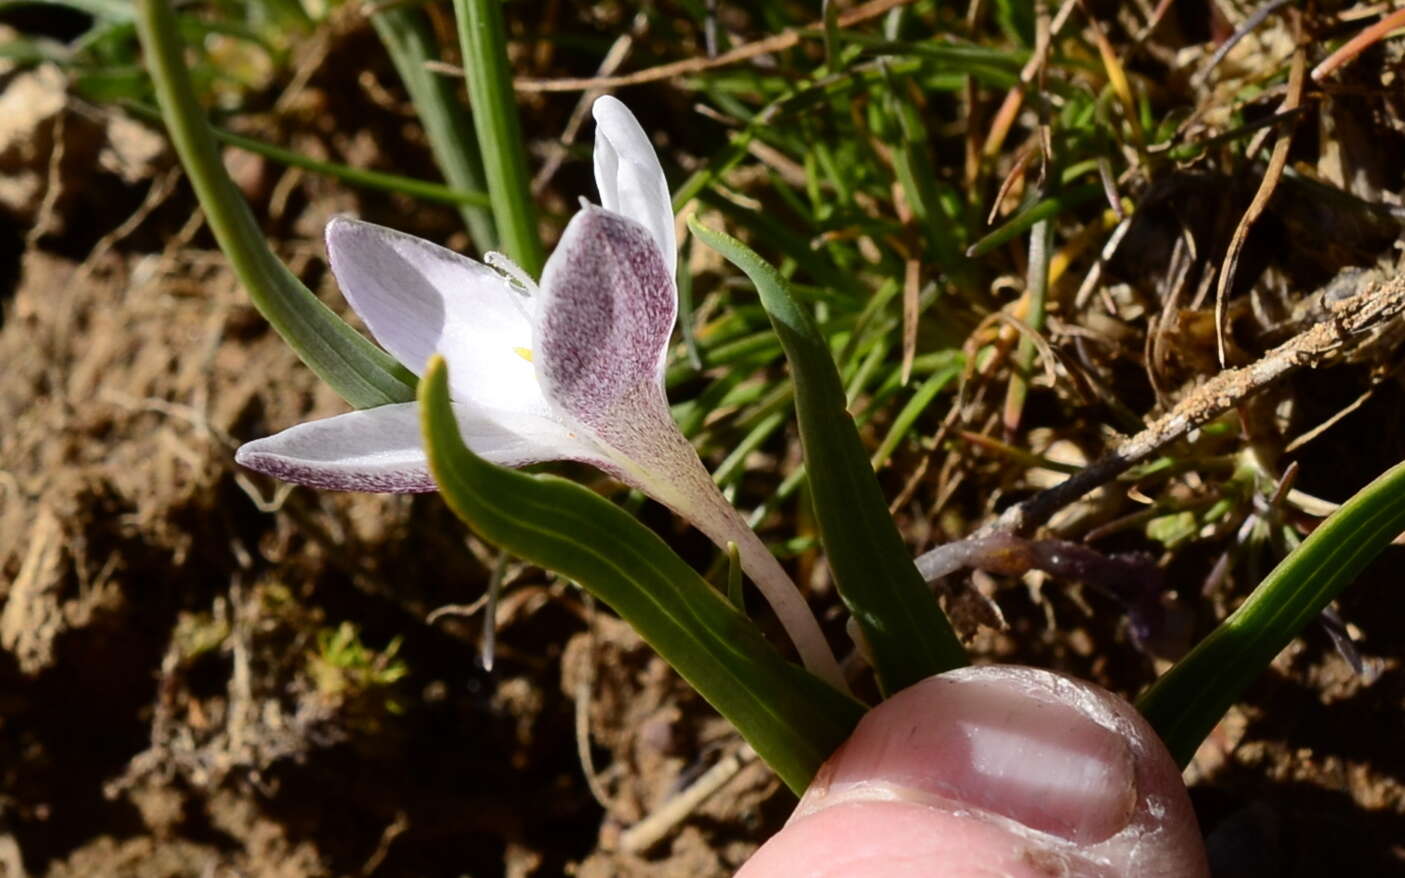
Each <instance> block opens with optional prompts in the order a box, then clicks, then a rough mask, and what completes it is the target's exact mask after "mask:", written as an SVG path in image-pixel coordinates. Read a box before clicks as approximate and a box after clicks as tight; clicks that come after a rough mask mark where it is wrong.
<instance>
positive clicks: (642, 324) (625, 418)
mask: <svg viewBox="0 0 1405 878" xmlns="http://www.w3.org/2000/svg"><path fill="white" fill-rule="evenodd" d="M539 298H540V303H539V307H540V310H539V312H538V316H537V332H536V367H537V379H538V381H539V382H540V383H541V387H542V390H543V392H544V393H545V394H546V398H547V400H548V401H549V402H550V403H551V406H552V408H553V409H554V410H555V411H557V412H558V413H561V414H564V415H565V416H566V417H567V418H569V419H570V420H572V421H574V422H576V423H580V424H583V425H584V426H585V427H586V428H588V429H589V430H590V431H591V432H592V433H594V434H596V435H597V436H599V437H601V438H603V439H605V441H606V442H608V443H610V444H615V443H616V442H617V441H623V440H624V438H625V437H624V436H622V435H621V431H626V432H634V431H635V430H636V429H637V428H639V427H637V426H636V425H642V424H643V423H644V422H645V421H647V422H649V423H648V426H647V427H642V428H645V429H656V428H658V427H659V426H660V424H659V423H658V421H659V418H660V417H662V418H663V419H664V421H666V422H667V424H668V425H670V426H671V425H672V420H671V419H669V418H668V406H667V403H666V401H665V399H664V395H663V383H662V378H663V365H664V355H665V353H666V351H667V347H668V339H669V335H670V334H671V333H672V331H673V318H674V314H675V312H676V310H677V307H678V300H677V297H676V295H675V294H674V290H673V284H672V282H671V280H670V278H669V276H668V272H667V270H666V269H665V268H664V264H663V259H662V258H661V257H660V256H659V252H658V248H657V247H655V246H654V245H653V242H652V240H651V239H650V237H649V233H648V232H647V231H645V229H644V227H643V226H641V225H639V224H638V223H636V222H633V221H632V220H629V219H626V218H624V217H623V216H620V215H619V214H617V213H612V212H610V211H607V210H602V209H600V208H597V207H587V208H586V209H584V210H582V211H581V212H580V213H578V214H576V216H575V218H574V219H572V220H571V222H570V224H569V225H567V226H566V231H565V233H564V234H563V235H562V236H561V243H560V244H558V245H557V247H556V252H555V253H553V254H551V258H550V259H549V260H548V261H547V264H546V270H545V271H544V272H543V273H542V285H541V294H540V296H539ZM626 444H628V443H626Z"/></svg>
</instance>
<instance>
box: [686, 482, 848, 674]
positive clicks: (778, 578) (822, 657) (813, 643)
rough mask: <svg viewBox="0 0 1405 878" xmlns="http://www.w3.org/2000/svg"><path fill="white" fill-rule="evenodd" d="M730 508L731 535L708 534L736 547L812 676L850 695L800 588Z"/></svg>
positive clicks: (832, 652)
mask: <svg viewBox="0 0 1405 878" xmlns="http://www.w3.org/2000/svg"><path fill="white" fill-rule="evenodd" d="M719 497H720V495H719ZM728 509H730V510H731V516H730V517H731V519H732V524H733V527H732V528H730V529H729V530H730V532H729V533H725V534H718V535H716V536H714V535H712V534H708V537H709V538H711V539H712V541H713V542H715V543H717V544H718V545H719V546H726V545H727V541H728V540H731V541H732V542H734V543H736V544H737V551H738V553H739V554H740V555H741V561H742V569H743V570H745V571H746V574H747V575H748V576H750V577H751V581H752V582H754V583H756V587H757V588H758V589H760V590H761V595H762V597H764V598H765V599H766V602H767V603H768V604H770V605H771V609H772V610H773V611H774V612H775V614H776V618H777V619H779V620H780V623H781V627H782V628H784V629H785V633H786V634H787V635H789V637H790V639H791V641H792V642H794V643H795V649H796V651H797V652H798V653H800V661H801V663H803V664H804V665H805V667H806V668H807V669H808V670H809V671H810V673H812V674H814V675H815V676H817V677H819V678H820V679H822V680H824V681H825V682H827V683H829V684H830V685H831V686H833V687H834V688H836V689H838V690H839V691H840V692H848V691H849V684H848V683H847V682H845V680H844V674H843V672H842V671H840V669H839V662H838V661H837V660H836V659H835V657H834V651H833V650H831V649H830V648H829V643H828V641H826V640H825V638H824V632H823V631H821V630H820V625H819V623H818V622H817V621H815V615H814V613H812V612H811V611H810V605H809V604H807V603H806V602H805V597H804V596H803V595H802V594H800V589H799V588H798V587H797V586H796V585H795V582H794V580H792V579H791V578H790V575H789V574H787V573H786V572H785V569H784V568H783V567H781V564H780V562H779V561H777V560H776V556H775V555H772V554H771V550H770V549H768V548H766V546H765V544H764V543H762V542H761V539H760V538H759V537H758V536H756V534H755V532H753V531H752V529H751V528H749V527H747V526H746V522H744V521H742V518H741V516H740V515H738V514H737V512H736V510H735V509H732V508H731V507H730V506H728Z"/></svg>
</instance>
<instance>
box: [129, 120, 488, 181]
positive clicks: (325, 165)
mask: <svg viewBox="0 0 1405 878" xmlns="http://www.w3.org/2000/svg"><path fill="white" fill-rule="evenodd" d="M122 108H123V109H124V110H126V111H127V112H129V113H131V114H133V115H134V116H137V117H139V118H141V119H145V120H147V121H151V122H162V121H163V120H162V118H161V111H160V110H157V109H155V108H153V107H148V106H146V105H144V104H139V103H136V102H133V101H127V102H126V103H124V104H123V105H122ZM210 133H211V134H213V135H214V137H215V139H216V140H218V141H219V142H221V143H225V144H228V145H229V146H234V147H238V148H239V149H243V150H248V151H249V152H252V153H255V154H256V155H261V156H263V157H264V158H268V159H272V160H273V161H275V162H278V163H280V164H284V165H287V166H288V167H291V168H302V169H304V170H307V171H312V172H313V173H314V174H323V175H326V176H328V177H331V178H333V179H336V180H341V181H342V182H344V183H350V184H351V185H353V186H363V187H365V188H367V189H378V190H380V191H382V192H398V193H400V194H401V195H408V196H410V197H411V198H419V199H422V200H424V201H436V202H439V203H440V204H453V205H477V206H480V207H482V206H486V205H487V204H488V196H487V194H485V193H483V192H473V191H464V190H459V189H450V188H449V187H448V186H445V185H443V184H440V183H431V182H429V181H428V180H418V179H415V178H414V177H404V176H401V175H400V174H387V173H385V172H383V171H368V170H365V169H364V168H353V167H351V166H349V165H342V164H337V163H336V162H324V161H322V160H321V159H315V158H312V157H311V156H307V155H304V154H302V153H300V152H295V151H293V150H291V149H285V148H283V147H281V146H277V145H276V144H272V143H265V142H263V141H262V140H255V139H254V138H252V137H245V136H243V135H242V134H235V133H234V132H233V131H226V130H225V129H223V128H216V127H215V126H213V125H212V126H210Z"/></svg>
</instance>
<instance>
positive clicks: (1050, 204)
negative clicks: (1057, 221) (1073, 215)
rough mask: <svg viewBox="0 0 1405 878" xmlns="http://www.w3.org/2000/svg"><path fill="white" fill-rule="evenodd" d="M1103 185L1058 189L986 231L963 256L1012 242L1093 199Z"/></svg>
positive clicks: (973, 257)
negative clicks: (1065, 189) (1026, 231)
mask: <svg viewBox="0 0 1405 878" xmlns="http://www.w3.org/2000/svg"><path fill="white" fill-rule="evenodd" d="M1102 193H1103V187H1102V186H1101V185H1099V184H1096V183H1094V184H1090V185H1087V186H1080V187H1078V188H1077V189H1070V190H1068V191H1067V192H1060V193H1059V194H1058V195H1054V196H1051V197H1049V198H1045V199H1043V200H1042V201H1039V202H1036V203H1035V204H1032V205H1030V206H1029V207H1028V208H1026V209H1025V210H1023V211H1021V212H1020V213H1018V214H1016V215H1015V216H1013V217H1011V218H1010V219H1009V220H1008V221H1006V222H1005V223H1004V224H1003V225H1001V226H1000V227H999V228H997V229H996V230H995V231H993V232H991V233H989V234H987V235H986V236H985V237H984V238H981V239H980V240H979V241H977V242H976V243H974V244H972V245H971V246H970V247H969V248H967V250H966V255H967V256H969V257H971V258H972V259H975V258H977V257H980V256H984V255H985V254H987V253H989V252H990V251H992V250H994V249H995V248H996V247H999V246H1000V245H1001V244H1004V243H1006V242H1007V241H1011V240H1013V239H1014V238H1016V237H1018V236H1019V235H1021V234H1023V233H1024V232H1025V230H1026V229H1028V228H1030V227H1031V226H1033V225H1034V224H1035V223H1037V222H1042V221H1043V220H1047V219H1052V218H1053V217H1056V216H1058V215H1059V214H1061V213H1063V212H1064V211H1066V210H1072V209H1073V208H1075V207H1077V206H1079V205H1080V204H1083V203H1085V202H1088V201H1092V200H1093V199H1094V198H1097V197H1098V196H1099V195H1102Z"/></svg>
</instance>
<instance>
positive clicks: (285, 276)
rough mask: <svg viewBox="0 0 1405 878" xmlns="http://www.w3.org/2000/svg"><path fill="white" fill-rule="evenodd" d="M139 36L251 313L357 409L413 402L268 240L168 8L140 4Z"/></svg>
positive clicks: (404, 378)
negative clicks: (227, 162)
mask: <svg viewBox="0 0 1405 878" xmlns="http://www.w3.org/2000/svg"><path fill="white" fill-rule="evenodd" d="M137 33H138V35H139V36H140V38H141V44H142V49H143V51H144V53H145V56H146V65H147V69H148V70H149V71H150V74H151V81H152V84H153V85H154V86H155V89H156V98H157V103H158V104H159V105H160V107H161V113H162V116H163V118H164V119H165V121H166V130H167V131H168V132H170V136H171V142H172V143H173V144H174V145H175V148H176V154H177V155H178V156H179V157H180V160H181V164H182V165H184V166H185V172H186V174H187V175H188V176H189V177H190V182H191V185H192V186H193V187H194V188H195V194H196V196H197V197H198V198H199V200H200V206H201V207H202V208H203V209H204V211H205V218H206V221H207V222H209V224H210V230H211V231H213V232H214V234H215V239H216V240H217V241H218V242H219V245H220V249H221V250H223V251H224V254H225V257H226V258H228V259H229V263H230V266H231V267H232V268H233V269H234V273H235V275H236V276H237V277H238V278H239V282H240V283H241V284H243V285H244V289H245V290H247V291H248V294H249V298H250V299H251V300H252V301H253V303H254V306H255V307H256V308H258V310H259V312H260V313H261V314H263V316H264V318H265V319H267V320H268V322H269V324H270V325H271V326H272V327H273V328H274V329H275V330H276V331H277V332H278V334H279V335H281V336H282V337H283V339H284V340H285V341H286V342H287V343H288V345H289V346H290V347H291V348H292V349H293V351H294V352H295V353H297V355H298V357H299V358H301V359H302V361H303V362H304V363H306V364H307V365H308V366H309V367H311V369H312V370H313V371H314V372H316V373H317V375H318V377H320V378H321V379H322V380H323V381H325V382H327V384H328V385H330V386H331V387H332V389H333V390H335V391H336V392H337V393H339V394H341V396H342V398H343V399H345V400H346V401H347V402H349V403H351V404H352V405H354V406H356V407H357V408H369V407H371V406H377V405H385V404H387V403H393V402H408V401H409V400H411V399H414V376H413V375H411V374H410V372H409V370H407V369H405V367H404V366H401V365H400V364H399V363H397V362H396V361H395V360H394V358H392V357H391V356H390V355H389V354H387V353H385V352H384V351H382V350H381V349H380V348H378V347H376V346H375V345H374V344H372V343H371V342H370V341H368V340H367V339H366V338H364V337H363V336H361V335H360V334H359V333H357V332H356V330H354V329H352V328H351V327H350V326H349V325H347V323H346V322H345V321H344V320H342V319H341V318H340V317H338V316H337V315H336V314H335V313H334V312H333V311H332V309H330V308H328V307H327V306H326V305H324V304H323V303H322V302H321V301H320V300H319V299H318V298H317V297H316V296H314V295H313V294H312V291H311V290H309V289H308V288H307V287H306V286H304V285H303V284H302V282H301V281H299V280H298V279H297V277H295V276H294V275H293V273H292V272H291V271H289V270H288V267H287V266H286V265H284V264H283V263H282V262H281V261H280V260H279V259H278V257H277V256H275V255H273V251H272V250H270V249H269V247H268V242H267V241H265V240H264V237H263V233H262V232H261V231H260V230H259V227H258V223H257V222H256V221H255V220H254V215H253V214H252V213H251V212H250V211H249V206H248V205H247V204H245V203H244V200H243V198H241V197H240V195H239V192H238V190H237V189H235V188H234V183H233V181H231V180H230V179H229V174H228V173H227V172H226V171H225V169H224V165H223V164H222V163H221V162H220V156H219V152H218V150H217V149H216V148H215V140H214V137H213V136H212V135H211V134H210V127H209V125H208V123H207V122H206V121H205V116H204V112H203V111H202V110H201V108H200V105H199V103H198V102H197V101H196V99H195V91H194V89H193V88H192V87H191V84H190V77H189V75H188V73H187V72H186V69H185V64H184V62H183V61H182V59H181V53H182V51H183V47H182V45H181V42H180V37H179V35H178V34H177V32H176V22H175V17H174V15H173V14H172V12H171V9H170V6H169V4H168V2H167V0H139V2H138V3H137Z"/></svg>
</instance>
